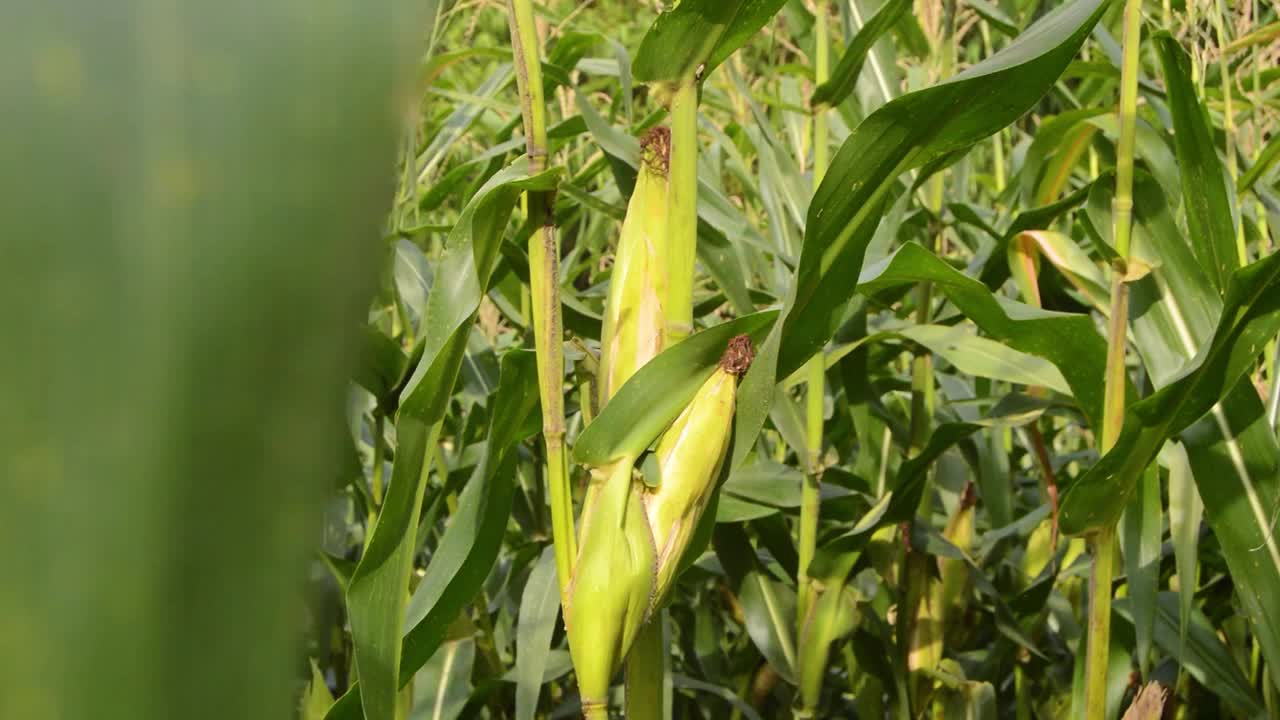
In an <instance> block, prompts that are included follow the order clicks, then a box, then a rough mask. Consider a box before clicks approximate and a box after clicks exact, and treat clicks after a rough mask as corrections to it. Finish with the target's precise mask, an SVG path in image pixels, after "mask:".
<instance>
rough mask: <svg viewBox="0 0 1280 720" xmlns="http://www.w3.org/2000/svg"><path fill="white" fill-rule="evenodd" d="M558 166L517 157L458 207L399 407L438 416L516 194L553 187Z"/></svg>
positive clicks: (432, 418) (427, 417) (429, 419)
mask: <svg viewBox="0 0 1280 720" xmlns="http://www.w3.org/2000/svg"><path fill="white" fill-rule="evenodd" d="M559 174H560V170H559V169H558V168H553V169H551V170H547V171H545V172H542V173H539V174H537V175H532V176H531V175H529V174H528V160H527V158H520V159H519V160H516V161H515V162H514V163H512V164H511V165H510V166H509V167H507V168H505V169H503V170H502V171H501V172H499V173H498V174H496V175H494V176H493V177H492V178H490V179H489V181H488V182H486V183H485V184H484V186H483V187H481V188H480V189H479V190H478V191H476V194H475V196H474V197H473V198H472V199H471V202H469V203H467V206H466V207H465V208H463V210H462V214H461V216H460V217H459V218H458V223H457V224H456V225H455V226H454V229H453V232H451V233H449V237H448V239H447V240H446V241H445V248H444V254H443V256H442V257H441V258H440V260H439V262H438V263H437V264H436V269H435V274H434V282H433V283H432V285H431V295H430V296H429V297H428V299H427V306H426V308H424V309H423V312H422V318H423V320H422V329H421V332H422V346H423V352H422V359H421V360H420V361H419V362H418V365H417V367H416V368H415V369H414V371H413V375H412V376H410V378H409V381H408V383H407V384H406V385H405V388H404V390H403V391H402V392H401V393H400V412H401V414H402V415H404V414H407V415H411V416H413V417H415V418H418V419H419V420H421V421H422V422H423V423H425V424H427V425H430V424H432V423H435V422H438V421H439V420H440V419H441V418H443V417H444V412H445V409H446V408H447V407H448V404H449V398H450V396H451V394H452V388H453V383H454V381H455V379H456V378H457V374H458V368H459V367H460V365H461V363H462V355H463V353H464V352H465V350H466V341H467V333H468V332H469V331H470V328H471V319H472V318H473V317H474V315H475V312H476V310H477V309H478V308H479V307H480V299H481V298H482V297H483V296H484V294H485V292H486V291H487V290H488V285H489V279H490V276H491V275H492V273H493V268H494V265H495V264H496V262H497V259H498V256H499V247H498V246H499V244H500V243H501V242H502V233H503V230H505V229H506V227H507V223H508V222H509V221H510V219H511V212H512V210H514V209H515V205H516V202H517V201H518V200H519V198H520V194H521V193H522V192H524V191H526V190H529V191H548V190H553V189H555V184H556V180H557V178H558V177H559Z"/></svg>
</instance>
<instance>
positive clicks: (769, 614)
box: [738, 569, 796, 684]
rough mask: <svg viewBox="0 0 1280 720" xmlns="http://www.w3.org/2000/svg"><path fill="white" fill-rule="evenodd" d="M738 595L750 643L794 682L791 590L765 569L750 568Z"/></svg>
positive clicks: (794, 611)
mask: <svg viewBox="0 0 1280 720" xmlns="http://www.w3.org/2000/svg"><path fill="white" fill-rule="evenodd" d="M738 599H739V601H740V602H741V603H742V614H743V619H744V620H745V622H746V630H747V635H749V636H750V637H751V641H752V643H754V644H755V646H756V648H757V649H758V650H760V654H761V655H763V656H764V658H765V660H767V661H768V662H769V665H770V666H772V667H773V669H774V670H775V671H777V673H778V674H779V675H781V676H782V678H783V679H784V680H786V681H787V682H789V683H792V684H794V683H795V677H796V675H795V667H796V647H795V638H794V632H795V630H794V625H795V619H796V594H795V591H794V590H792V589H791V588H790V587H788V586H786V585H784V584H782V583H781V582H778V581H777V580H775V579H773V577H771V576H770V575H769V574H768V572H767V571H765V570H763V569H754V570H751V571H750V572H748V573H747V575H746V577H744V578H743V579H742V588H741V589H740V590H739V591H738Z"/></svg>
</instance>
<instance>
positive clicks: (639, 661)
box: [626, 612, 670, 720]
mask: <svg viewBox="0 0 1280 720" xmlns="http://www.w3.org/2000/svg"><path fill="white" fill-rule="evenodd" d="M665 615H666V613H665V612H658V613H657V614H656V615H654V616H653V618H652V619H650V620H649V622H647V623H645V626H644V627H643V628H641V629H640V632H639V634H637V635H636V641H635V644H633V645H632V646H631V652H630V654H628V655H627V678H626V682H627V720H663V718H665V717H667V715H666V709H665V706H666V690H665V688H664V687H663V683H664V682H665V678H666V668H667V662H668V658H670V653H668V652H667V638H666V637H665V632H666V629H665V628H664V627H663V621H664V619H665Z"/></svg>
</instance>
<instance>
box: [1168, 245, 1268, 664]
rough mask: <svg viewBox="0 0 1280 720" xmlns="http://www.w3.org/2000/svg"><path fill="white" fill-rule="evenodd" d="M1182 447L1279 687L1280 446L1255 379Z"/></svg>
mask: <svg viewBox="0 0 1280 720" xmlns="http://www.w3.org/2000/svg"><path fill="white" fill-rule="evenodd" d="M1273 257H1280V256H1273ZM1228 292H1229V291H1228ZM1273 294H1280V293H1274V291H1273ZM1182 442H1183V444H1184V445H1185V446H1186V448H1187V457H1188V460H1189V461H1190V463H1191V473H1192V475H1193V476H1194V477H1195V481H1196V487H1197V488H1198V489H1199V493H1200V497H1201V498H1202V499H1203V500H1204V509H1205V516H1206V518H1207V519H1208V520H1209V527H1211V528H1213V534H1214V536H1215V537H1217V539H1218V544H1219V545H1220V546H1221V547H1222V556H1223V558H1224V559H1225V560H1226V561H1227V568H1228V569H1229V570H1230V571H1231V580H1232V582H1233V583H1234V585H1235V590H1236V596H1237V597H1239V598H1240V604H1241V605H1242V606H1243V607H1244V610H1245V615H1246V616H1248V618H1249V621H1250V622H1249V626H1250V628H1251V629H1252V630H1253V634H1254V638H1255V639H1256V641H1257V643H1258V645H1259V646H1260V647H1261V648H1262V656H1263V657H1264V658H1266V660H1267V663H1266V664H1267V669H1268V670H1269V671H1270V674H1271V678H1272V682H1274V683H1275V684H1276V685H1277V686H1280V606H1278V605H1277V603H1276V601H1275V598H1277V597H1280V539H1277V532H1278V531H1280V524H1278V523H1280V515H1278V514H1277V513H1280V447H1277V444H1276V436H1275V433H1274V432H1273V431H1272V430H1271V428H1270V427H1269V426H1268V425H1267V420H1266V414H1265V413H1264V411H1263V406H1262V400H1261V399H1260V398H1259V397H1258V393H1257V390H1255V389H1254V387H1253V383H1252V382H1251V381H1250V379H1249V378H1248V377H1247V376H1246V377H1243V378H1241V379H1240V381H1239V383H1238V384H1237V385H1236V386H1235V388H1234V389H1233V390H1232V391H1231V392H1230V393H1229V394H1228V395H1227V396H1226V397H1225V398H1224V399H1223V400H1222V402H1221V403H1219V404H1218V405H1217V406H1216V407H1215V408H1214V409H1213V410H1212V411H1211V412H1210V414H1209V416H1207V417H1205V418H1204V419H1202V420H1200V421H1199V422H1198V423H1196V424H1195V425H1193V426H1191V427H1190V428H1188V429H1187V430H1186V431H1185V432H1183V433H1182Z"/></svg>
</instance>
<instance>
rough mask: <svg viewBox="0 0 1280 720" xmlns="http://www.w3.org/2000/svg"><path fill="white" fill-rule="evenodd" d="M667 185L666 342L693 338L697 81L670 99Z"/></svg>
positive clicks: (683, 85) (684, 84)
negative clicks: (669, 144)
mask: <svg viewBox="0 0 1280 720" xmlns="http://www.w3.org/2000/svg"><path fill="white" fill-rule="evenodd" d="M668 173H669V174H668V176H667V177H668V181H667V193H668V194H667V207H668V211H667V212H668V216H667V223H668V225H667V252H666V257H667V272H668V273H669V274H668V275H667V303H666V306H667V342H668V343H669V344H671V345H674V344H676V343H678V342H680V341H681V340H683V339H685V338H686V337H688V336H689V334H690V333H691V332H693V265H694V259H695V257H696V255H697V249H698V80H697V79H696V78H686V79H685V80H684V81H682V82H681V84H680V85H679V86H678V87H676V88H675V92H674V93H673V95H672V97H671V164H670V170H669V171H668Z"/></svg>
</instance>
